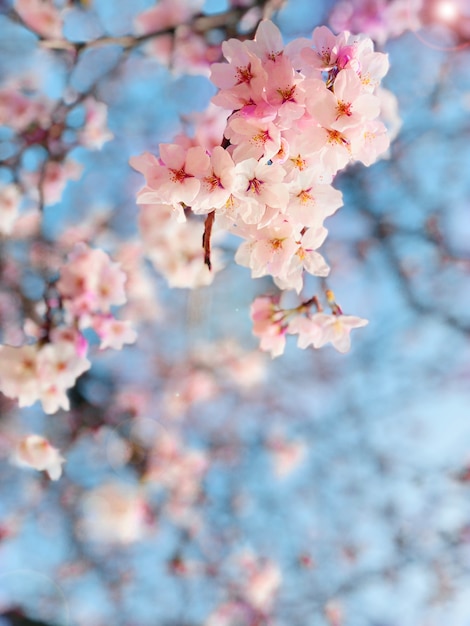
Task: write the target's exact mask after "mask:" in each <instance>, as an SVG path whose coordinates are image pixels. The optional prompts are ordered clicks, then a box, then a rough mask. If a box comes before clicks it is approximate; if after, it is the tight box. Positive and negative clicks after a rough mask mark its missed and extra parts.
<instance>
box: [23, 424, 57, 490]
mask: <svg viewBox="0 0 470 626" xmlns="http://www.w3.org/2000/svg"><path fill="white" fill-rule="evenodd" d="M13 461H14V462H15V463H16V464H17V465H20V466H23V467H32V468H33V469H35V470H38V471H39V472H42V471H45V472H47V474H48V476H49V478H50V479H51V480H58V479H59V478H60V477H61V475H62V464H63V463H64V462H65V459H64V457H63V456H62V455H61V454H60V452H59V450H58V449H57V448H54V447H53V446H52V445H51V444H50V443H49V441H48V440H47V439H45V438H44V437H41V436H40V435H27V436H26V437H23V438H22V439H21V440H20V441H19V442H18V445H17V447H16V450H15V454H14V457H13Z"/></svg>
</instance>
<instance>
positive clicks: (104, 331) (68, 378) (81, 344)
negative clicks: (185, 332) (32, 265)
mask: <svg viewBox="0 0 470 626" xmlns="http://www.w3.org/2000/svg"><path fill="white" fill-rule="evenodd" d="M125 280H126V275H125V273H124V272H123V271H122V270H121V269H120V267H119V265H118V264H117V263H113V262H112V261H111V259H110V258H109V256H108V255H107V254H106V253H105V252H103V251H102V250H93V249H91V248H89V247H88V246H87V245H86V244H84V243H81V244H77V245H76V246H75V248H74V249H73V251H72V252H71V253H70V255H69V256H68V259H67V263H66V264H65V265H64V266H63V268H62V270H61V275H60V278H59V280H58V281H57V282H56V284H55V285H54V289H51V290H50V291H55V293H54V294H52V295H51V294H49V295H46V297H45V311H43V318H42V320H41V323H36V322H33V321H32V320H28V322H27V324H26V325H25V330H26V332H27V333H28V334H30V335H32V336H33V337H35V339H36V342H35V343H33V344H28V345H22V346H17V347H16V346H6V345H4V346H0V391H1V392H2V393H3V394H4V395H6V396H7V397H9V398H17V399H18V402H19V406H20V407H21V406H30V405H32V404H34V403H35V402H36V401H37V400H40V401H41V403H42V406H43V408H44V411H45V412H46V413H55V412H56V411H58V410H59V409H60V408H62V409H64V410H68V409H69V407H70V402H69V399H68V397H67V393H66V392H67V390H68V389H70V388H71V387H73V386H74V385H75V382H76V380H77V378H78V377H79V376H80V375H81V374H83V373H84V372H85V371H86V370H88V369H89V368H90V365H91V363H90V361H89V360H88V359H87V357H86V354H87V350H88V341H87V339H86V338H85V336H84V334H83V331H84V330H85V329H88V328H90V329H92V330H94V331H95V333H96V334H97V335H98V337H99V338H100V348H101V349H104V348H108V347H111V348H114V349H117V350H119V349H121V348H122V346H123V345H124V344H126V343H133V342H134V341H135V339H136V333H135V331H134V330H133V329H132V328H131V325H130V322H128V321H121V320H117V319H116V318H115V316H114V315H113V313H112V310H111V307H114V306H118V305H121V304H124V303H125V301H126V295H125V292H124V283H125Z"/></svg>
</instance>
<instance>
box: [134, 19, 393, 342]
mask: <svg viewBox="0 0 470 626" xmlns="http://www.w3.org/2000/svg"><path fill="white" fill-rule="evenodd" d="M222 51H223V54H224V56H225V58H226V60H227V61H228V63H215V64H213V65H212V68H211V80H212V82H213V83H214V84H215V85H216V87H218V89H219V91H218V93H217V94H216V96H214V98H213V103H214V104H215V105H217V106H218V107H221V108H222V109H225V110H228V111H230V113H229V115H228V119H227V122H226V125H225V129H224V137H223V140H222V141H221V142H220V145H217V146H215V147H213V148H212V149H210V150H208V149H207V147H205V146H202V145H194V143H193V142H191V141H187V140H186V139H185V138H184V137H182V138H178V139H177V140H176V142H175V143H171V144H160V146H159V156H158V157H157V156H154V155H152V154H149V153H145V154H143V155H141V156H138V157H133V158H132V159H131V165H132V166H133V167H134V168H135V169H136V170H138V171H139V172H141V173H142V174H143V175H144V176H145V180H146V185H145V186H144V187H143V188H142V189H141V190H140V191H139V192H138V194H137V202H138V204H141V205H144V209H143V210H144V212H145V218H144V219H145V224H146V227H147V228H149V229H150V230H151V224H152V223H155V224H158V225H159V227H160V228H159V233H161V232H162V231H163V229H162V228H161V226H162V225H163V223H165V222H166V223H167V224H171V223H172V220H171V219H169V216H170V215H171V214H173V217H174V219H173V223H174V222H175V221H176V222H180V223H182V222H185V221H186V219H187V217H188V216H189V218H190V221H191V219H193V218H194V216H205V218H206V222H205V223H206V230H205V232H204V239H203V241H204V248H205V260H206V263H207V265H208V267H209V268H210V267H211V260H210V235H211V229H212V223H213V222H214V223H215V226H216V228H219V229H224V230H226V231H228V232H230V233H233V234H235V235H237V236H238V237H240V238H241V239H242V240H243V242H242V243H241V245H240V246H239V248H238V250H237V252H236V255H235V260H236V262H237V263H239V264H240V265H243V266H246V267H248V268H250V269H251V273H252V277H253V278H258V277H261V276H271V277H272V278H273V280H274V282H275V284H276V285H277V287H278V288H279V289H281V290H295V291H296V292H297V293H298V294H300V292H301V291H302V289H303V288H304V277H305V274H306V273H307V274H311V275H313V276H318V277H322V278H324V277H326V276H327V275H328V274H329V267H328V265H327V263H326V261H325V259H324V258H323V256H322V255H321V254H320V252H319V251H318V250H319V248H320V247H321V245H322V244H323V242H324V241H325V238H326V236H327V233H328V231H327V229H326V228H325V226H324V220H325V219H326V218H327V217H329V216H331V215H332V214H333V213H334V212H335V211H336V210H337V209H338V208H339V207H340V206H341V205H342V195H341V193H340V192H339V191H338V190H337V189H335V188H334V187H333V186H332V182H333V179H334V177H335V175H336V174H337V172H338V171H340V170H341V169H343V168H344V167H346V166H347V165H348V164H349V163H351V162H353V161H360V162H362V163H363V164H364V165H366V166H368V165H371V164H372V163H373V162H375V161H376V160H377V159H378V158H379V157H380V156H381V155H384V153H385V152H386V151H387V149H388V147H389V143H390V139H389V134H388V132H387V127H386V126H385V124H384V122H383V121H382V120H381V119H380V115H381V109H382V103H385V106H386V107H387V106H388V104H389V93H388V92H387V91H386V90H384V89H382V88H379V86H380V82H381V79H382V78H383V76H384V75H385V74H386V72H387V70H388V58H387V55H385V54H383V53H380V52H376V51H374V47H373V43H372V40H371V39H369V38H368V37H366V36H363V35H357V36H356V35H351V34H350V33H349V32H347V31H346V32H342V33H340V34H338V35H335V34H333V33H332V32H331V31H330V30H329V29H328V28H327V27H325V26H322V27H319V28H316V29H315V30H314V31H313V35H312V39H311V40H309V39H297V40H294V41H292V42H291V43H289V44H287V45H286V46H284V43H283V41H282V36H281V33H280V31H279V30H278V28H277V27H276V26H275V25H274V24H273V23H272V22H270V21H268V20H263V21H262V22H261V23H260V25H259V27H258V29H257V31H256V35H255V38H254V40H253V41H243V42H242V41H239V40H238V39H230V40H229V41H226V42H224V43H223V45H222ZM208 224H209V227H208ZM167 228H168V229H170V228H173V227H172V226H168V227H167ZM146 230H147V229H146ZM144 237H145V235H144ZM160 237H161V235H160ZM334 313H335V319H334V320H332V321H331V325H332V327H334V328H338V324H339V322H338V319H339V316H340V315H341V314H340V313H339V309H336V310H335V312H334ZM318 315H322V314H320V313H318ZM306 319H307V318H306ZM308 319H310V318H308ZM322 319H323V318H322ZM315 322H316V326H315V328H317V329H318V328H320V327H322V326H323V327H326V322H324V323H323V322H320V318H319V317H317V318H315ZM299 323H300V322H299ZM299 323H297V326H296V324H295V323H294V322H293V321H291V322H290V323H289V325H288V327H289V328H290V330H289V332H296V333H301V337H300V338H299V345H300V346H301V347H305V345H309V344H313V345H314V346H315V347H319V346H320V345H323V343H326V342H327V341H329V339H324V337H323V339H320V338H319V335H318V333H316V335H315V340H313V339H312V340H311V341H307V340H306V339H305V332H306V331H305V330H303V328H304V327H305V324H306V321H305V320H303V321H302V324H303V327H302V331H301V330H300V326H299ZM282 327H283V328H284V326H282ZM294 329H296V330H294ZM255 332H256V331H255ZM312 332H313V331H312ZM315 332H316V331H315ZM273 333H275V331H273ZM284 334H285V333H282V334H281V335H280V336H283V335H284ZM322 336H323V335H322ZM325 336H326V335H325ZM281 343H282V342H281V341H280V340H279V341H278V344H277V348H276V349H274V350H271V348H268V349H269V350H271V352H272V353H273V354H279V353H280V346H281ZM334 344H335V345H336V347H339V349H340V350H342V351H344V350H345V349H347V348H348V347H349V345H348V343H347V342H342V343H341V342H339V341H335V342H334ZM266 345H267V344H266V341H263V342H262V344H261V347H262V349H266V348H265V346H266Z"/></svg>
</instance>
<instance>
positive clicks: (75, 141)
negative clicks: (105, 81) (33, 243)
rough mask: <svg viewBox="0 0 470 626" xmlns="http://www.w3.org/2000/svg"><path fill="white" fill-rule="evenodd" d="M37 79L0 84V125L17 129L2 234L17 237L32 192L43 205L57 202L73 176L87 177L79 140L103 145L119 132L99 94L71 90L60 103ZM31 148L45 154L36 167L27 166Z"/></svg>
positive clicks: (2, 187) (1, 194)
mask: <svg viewBox="0 0 470 626" xmlns="http://www.w3.org/2000/svg"><path fill="white" fill-rule="evenodd" d="M35 82H36V81H35V79H34V78H31V77H30V78H27V79H26V78H23V79H17V80H10V81H9V82H8V83H6V84H4V85H3V87H2V88H1V89H0V126H4V127H6V128H9V129H10V130H11V131H12V132H14V133H15V142H14V143H11V144H9V145H8V153H7V154H8V158H7V159H6V160H5V161H4V165H5V166H7V167H8V169H5V171H4V172H3V174H4V175H5V177H2V180H0V235H6V236H10V237H13V238H15V237H16V235H17V232H16V226H17V223H18V220H19V218H20V215H21V209H22V208H25V206H26V204H27V202H26V199H27V198H30V199H31V200H32V201H33V202H34V203H35V204H36V205H37V206H39V208H40V209H42V205H44V206H47V205H52V204H56V203H57V202H59V201H60V200H61V198H62V195H63V192H64V190H65V188H66V185H67V183H68V181H70V180H77V179H79V178H80V177H81V175H82V169H83V168H82V166H81V165H80V164H79V163H78V162H77V161H75V160H74V159H72V158H70V156H69V152H70V151H71V150H72V149H73V148H75V147H77V146H81V147H84V148H87V149H89V150H99V149H101V148H102V146H103V144H104V143H105V142H107V141H109V140H110V139H111V138H112V137H113V135H112V133H111V132H110V131H109V130H108V128H107V106H106V105H105V104H104V103H103V102H99V101H98V100H96V99H95V98H94V97H93V96H88V97H86V98H79V99H74V98H73V96H72V95H71V101H70V102H68V103H67V104H65V103H61V104H60V105H59V104H58V103H57V102H56V101H54V100H51V99H49V98H46V97H45V96H44V95H38V94H37V93H35V92H36V90H37V89H38V85H36V84H35ZM73 115H75V117H76V120H79V121H74V120H73ZM79 118H82V119H81V121H80V119H79ZM37 148H39V149H40V150H39V151H38V150H37ZM28 150H31V151H32V153H34V155H35V159H36V160H37V159H40V160H41V163H38V165H37V167H36V168H35V169H30V168H28V167H25V166H24V163H23V156H24V154H25V153H27V152H28ZM40 154H41V155H42V156H41V157H39V155H40Z"/></svg>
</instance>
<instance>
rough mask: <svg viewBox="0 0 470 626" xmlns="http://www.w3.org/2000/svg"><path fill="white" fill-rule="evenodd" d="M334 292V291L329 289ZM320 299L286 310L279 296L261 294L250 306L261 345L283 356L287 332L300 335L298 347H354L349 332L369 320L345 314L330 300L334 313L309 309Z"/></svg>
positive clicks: (274, 355)
mask: <svg viewBox="0 0 470 626" xmlns="http://www.w3.org/2000/svg"><path fill="white" fill-rule="evenodd" d="M329 293H331V292H329ZM313 304H315V305H316V306H317V309H320V305H319V304H318V301H317V299H316V298H315V297H314V298H312V301H311V302H306V303H302V304H301V305H299V306H298V307H295V308H294V309H283V308H282V307H281V306H280V297H279V296H261V297H259V298H256V299H255V301H254V302H253V304H252V305H251V318H252V320H253V333H254V334H255V335H256V336H257V337H259V338H260V347H261V349H262V350H265V351H266V352H270V353H271V356H272V357H276V356H279V355H281V354H282V353H283V352H284V347H285V344H286V335H287V334H290V335H298V338H297V346H298V347H299V348H307V347H308V346H313V347H314V348H321V347H323V346H324V345H325V344H327V343H331V344H333V346H334V347H335V348H336V350H338V352H343V353H344V352H347V351H348V350H349V348H350V347H351V338H350V332H351V330H352V329H353V328H361V327H362V326H366V325H367V323H368V322H367V320H365V319H362V318H360V317H356V316H354V315H343V313H342V311H341V309H340V308H339V307H338V305H336V304H334V303H333V302H331V305H332V310H333V312H332V313H331V314H328V313H324V312H323V311H321V310H318V311H317V312H316V313H311V312H310V306H311V305H313Z"/></svg>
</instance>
